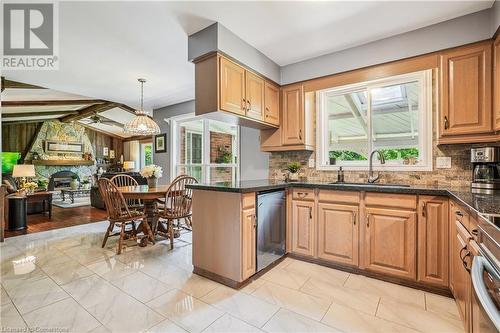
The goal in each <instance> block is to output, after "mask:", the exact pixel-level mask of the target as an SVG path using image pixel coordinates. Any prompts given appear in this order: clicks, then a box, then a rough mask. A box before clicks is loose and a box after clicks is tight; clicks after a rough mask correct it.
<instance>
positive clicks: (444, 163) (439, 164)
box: [436, 156, 451, 169]
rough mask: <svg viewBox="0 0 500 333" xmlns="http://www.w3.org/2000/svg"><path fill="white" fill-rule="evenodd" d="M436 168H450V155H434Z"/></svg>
mask: <svg viewBox="0 0 500 333" xmlns="http://www.w3.org/2000/svg"><path fill="white" fill-rule="evenodd" d="M436 168H437V169H451V157H448V156H443V157H436Z"/></svg>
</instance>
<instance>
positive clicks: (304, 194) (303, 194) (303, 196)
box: [297, 192, 309, 199]
mask: <svg viewBox="0 0 500 333" xmlns="http://www.w3.org/2000/svg"><path fill="white" fill-rule="evenodd" d="M308 194H309V193H305V192H297V196H298V197H299V198H301V199H302V198H305V197H307V195H308Z"/></svg>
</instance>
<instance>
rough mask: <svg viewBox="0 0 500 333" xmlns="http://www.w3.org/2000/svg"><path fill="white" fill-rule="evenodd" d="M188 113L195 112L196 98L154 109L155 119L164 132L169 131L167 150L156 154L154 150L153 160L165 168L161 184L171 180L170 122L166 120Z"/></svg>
mask: <svg viewBox="0 0 500 333" xmlns="http://www.w3.org/2000/svg"><path fill="white" fill-rule="evenodd" d="M187 113H194V100H192V101H188V102H183V103H179V104H173V105H169V106H165V107H163V108H160V109H156V110H154V111H153V119H154V120H155V121H156V123H157V124H158V125H159V126H160V129H161V132H162V133H167V152H166V153H160V154H155V153H154V152H153V161H154V163H155V164H156V165H159V166H161V167H162V168H163V177H162V178H160V180H159V183H160V184H168V183H169V181H170V175H171V170H170V157H171V155H170V153H171V151H170V150H171V149H170V124H169V123H167V122H166V121H165V119H169V118H171V117H175V116H180V115H183V114H187Z"/></svg>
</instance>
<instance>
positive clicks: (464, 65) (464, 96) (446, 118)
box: [439, 41, 492, 143]
mask: <svg viewBox="0 0 500 333" xmlns="http://www.w3.org/2000/svg"><path fill="white" fill-rule="evenodd" d="M491 60H492V57H491V42H489V41H488V42H483V43H479V44H474V45H471V46H464V47H459V48H454V49H451V50H447V51H443V52H441V54H440V88H441V89H440V99H441V101H440V106H441V107H440V116H439V119H440V125H439V128H440V138H443V137H444V138H446V137H453V136H463V135H472V136H474V135H476V134H484V133H491V132H492V112H491V102H492V83H491V77H492V75H491V73H492V61H491ZM440 142H443V143H446V141H445V139H443V140H440Z"/></svg>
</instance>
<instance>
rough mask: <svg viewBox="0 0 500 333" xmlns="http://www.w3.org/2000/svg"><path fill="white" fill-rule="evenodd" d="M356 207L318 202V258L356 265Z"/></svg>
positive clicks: (357, 234)
mask: <svg viewBox="0 0 500 333" xmlns="http://www.w3.org/2000/svg"><path fill="white" fill-rule="evenodd" d="M358 210H359V209H358V207H357V206H349V205H338V204H329V203H319V204H318V258H321V259H325V260H329V261H332V262H337V263H342V264H348V265H354V266H358V246H359V242H358V240H359V223H358V216H359V212H358Z"/></svg>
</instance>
